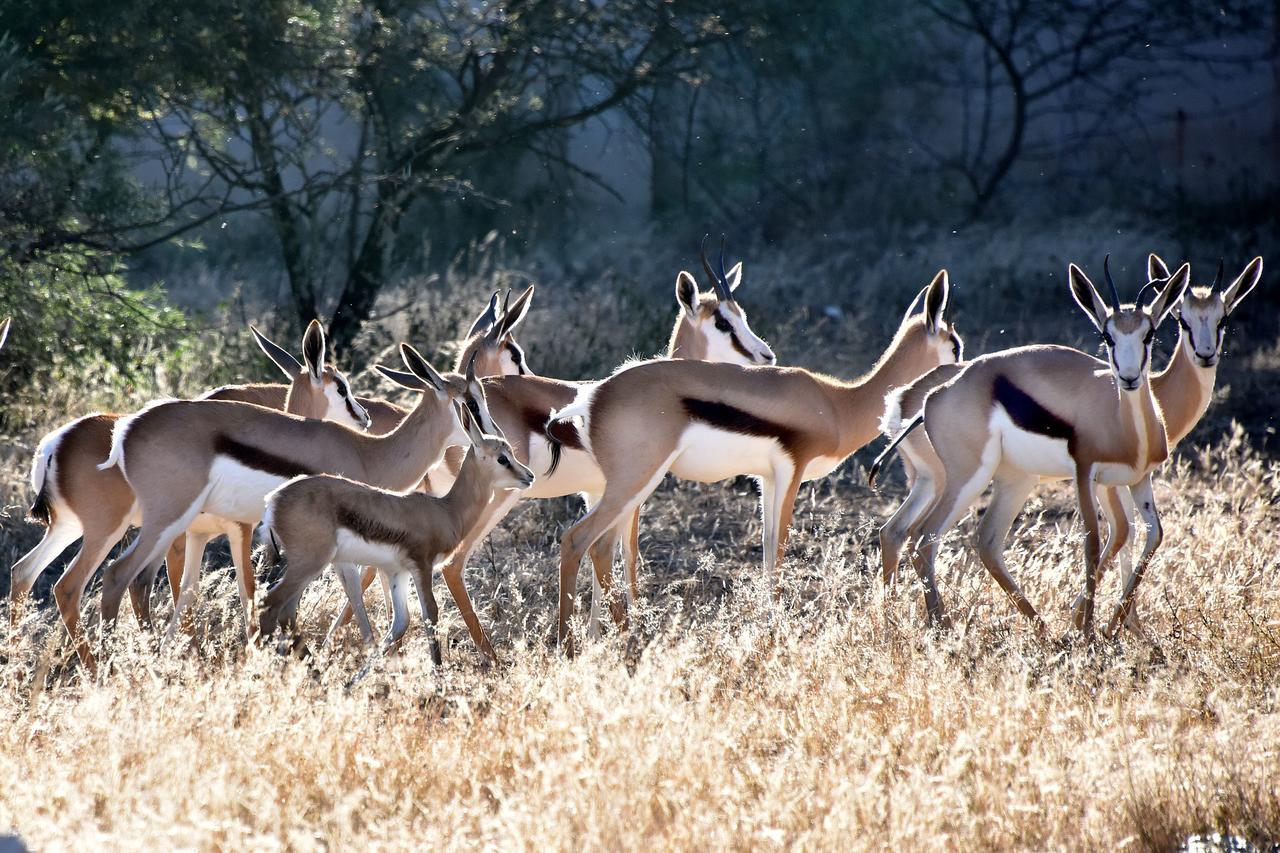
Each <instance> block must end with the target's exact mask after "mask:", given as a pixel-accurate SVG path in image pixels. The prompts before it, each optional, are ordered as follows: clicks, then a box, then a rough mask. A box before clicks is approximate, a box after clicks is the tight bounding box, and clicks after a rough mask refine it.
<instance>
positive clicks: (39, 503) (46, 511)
mask: <svg viewBox="0 0 1280 853" xmlns="http://www.w3.org/2000/svg"><path fill="white" fill-rule="evenodd" d="M27 521H30V522H31V523H33V524H43V525H44V526H45V527H50V526H52V525H53V505H52V504H51V503H50V502H49V492H48V490H47V489H46V488H45V487H44V486H41V487H40V491H39V492H38V493H36V499H35V500H34V501H32V502H31V509H29V510H27Z"/></svg>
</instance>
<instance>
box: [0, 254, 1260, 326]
mask: <svg viewBox="0 0 1280 853" xmlns="http://www.w3.org/2000/svg"><path fill="white" fill-rule="evenodd" d="M1261 279H1262V256H1261V255H1259V256H1258V257H1256V258H1254V259H1253V260H1252V261H1249V265H1248V266H1247V267H1245V268H1244V272H1242V273H1240V275H1239V276H1238V277H1237V278H1236V280H1235V281H1233V282H1231V286H1230V287H1228V288H1227V289H1226V290H1225V291H1224V292H1223V294H1222V301H1223V302H1224V303H1225V304H1226V306H1227V313H1228V314H1230V313H1231V312H1232V311H1234V310H1235V308H1236V306H1237V305H1239V304H1240V300H1242V299H1244V298H1245V297H1246V296H1248V295H1249V291H1251V290H1253V289H1254V288H1255V287H1257V286H1258V282H1259V281H1260V280H1261ZM0 340H3V335H0Z"/></svg>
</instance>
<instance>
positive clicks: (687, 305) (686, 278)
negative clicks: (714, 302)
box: [676, 270, 698, 320]
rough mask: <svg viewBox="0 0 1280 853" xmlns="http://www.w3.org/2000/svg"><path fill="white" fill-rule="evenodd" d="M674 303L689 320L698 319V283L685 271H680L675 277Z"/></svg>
mask: <svg viewBox="0 0 1280 853" xmlns="http://www.w3.org/2000/svg"><path fill="white" fill-rule="evenodd" d="M676 302H678V303H680V308H681V309H682V310H683V311H684V313H685V314H687V315H689V319H690V320H697V319H698V283H697V282H696V281H694V280H693V275H692V274H691V273H688V272H686V271H685V270H680V274H679V275H677V276H676Z"/></svg>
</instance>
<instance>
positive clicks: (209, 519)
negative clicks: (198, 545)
mask: <svg viewBox="0 0 1280 853" xmlns="http://www.w3.org/2000/svg"><path fill="white" fill-rule="evenodd" d="M229 526H230V522H228V521H227V520H226V519H224V518H221V517H219V516H216V515H210V514H209V513H207V512H202V513H200V514H199V515H197V516H196V517H195V520H194V521H192V522H191V526H190V527H188V528H187V529H188V530H190V531H191V532H192V533H207V534H209V535H210V536H218V535H220V534H222V533H226V532H227V528H228V527H229Z"/></svg>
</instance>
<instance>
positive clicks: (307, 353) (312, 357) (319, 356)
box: [302, 320, 325, 382]
mask: <svg viewBox="0 0 1280 853" xmlns="http://www.w3.org/2000/svg"><path fill="white" fill-rule="evenodd" d="M324 349H325V344H324V327H323V326H321V325H320V321H319V320H312V321H311V322H310V323H308V324H307V331H306V333H305V334H304V335H303V336H302V360H303V361H305V362H306V363H307V370H308V372H310V373H311V379H312V381H314V382H319V381H320V379H321V378H322V377H323V376H324Z"/></svg>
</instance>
